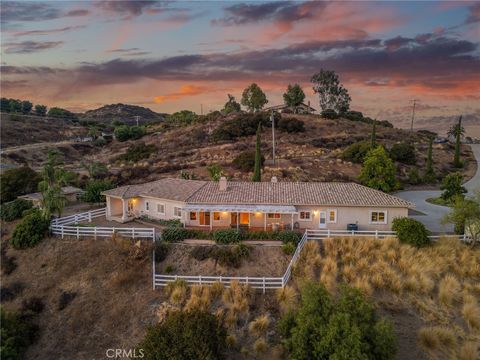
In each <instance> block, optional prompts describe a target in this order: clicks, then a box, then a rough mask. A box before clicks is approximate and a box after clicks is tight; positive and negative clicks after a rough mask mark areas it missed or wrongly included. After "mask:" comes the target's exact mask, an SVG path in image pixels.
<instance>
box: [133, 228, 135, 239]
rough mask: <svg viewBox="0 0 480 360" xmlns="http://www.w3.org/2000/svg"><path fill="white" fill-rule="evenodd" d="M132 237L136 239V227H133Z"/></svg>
mask: <svg viewBox="0 0 480 360" xmlns="http://www.w3.org/2000/svg"><path fill="white" fill-rule="evenodd" d="M132 239H133V240H135V228H132Z"/></svg>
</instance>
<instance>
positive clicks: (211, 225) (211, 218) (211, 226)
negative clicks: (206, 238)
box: [210, 211, 213, 231]
mask: <svg viewBox="0 0 480 360" xmlns="http://www.w3.org/2000/svg"><path fill="white" fill-rule="evenodd" d="M212 228H213V216H212V212H211V211H210V231H211V230H212Z"/></svg>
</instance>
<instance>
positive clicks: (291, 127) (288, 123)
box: [277, 117, 305, 134]
mask: <svg viewBox="0 0 480 360" xmlns="http://www.w3.org/2000/svg"><path fill="white" fill-rule="evenodd" d="M277 127H278V129H279V130H281V131H286V132H287V133H289V134H290V133H299V132H304V131H305V123H304V122H303V121H302V120H298V119H294V118H284V117H282V118H280V120H278V123H277Z"/></svg>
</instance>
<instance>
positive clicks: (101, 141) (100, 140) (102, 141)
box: [93, 138, 107, 147]
mask: <svg viewBox="0 0 480 360" xmlns="http://www.w3.org/2000/svg"><path fill="white" fill-rule="evenodd" d="M93 145H95V146H98V147H103V146H105V145H107V140H105V139H104V138H98V139H95V141H94V142H93Z"/></svg>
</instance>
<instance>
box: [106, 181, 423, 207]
mask: <svg viewBox="0 0 480 360" xmlns="http://www.w3.org/2000/svg"><path fill="white" fill-rule="evenodd" d="M103 194H105V195H112V196H117V197H122V198H124V199H126V198H130V197H134V196H142V195H143V196H151V197H156V198H160V199H170V200H177V201H183V202H188V203H189V204H252V205H254V204H263V205H269V204H270V205H335V206H377V207H382V206H383V207H408V208H413V207H414V204H412V203H411V202H408V201H405V200H403V199H400V198H398V197H396V196H393V195H389V194H386V193H384V192H381V191H378V190H374V189H370V188H368V187H366V186H363V185H359V184H355V183H337V182H278V183H271V182H234V181H229V182H228V185H227V190H226V191H220V190H219V184H218V182H207V181H198V180H183V179H162V180H158V181H154V182H150V183H146V184H139V185H130V186H122V187H119V188H116V189H112V190H107V191H104V192H103Z"/></svg>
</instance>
